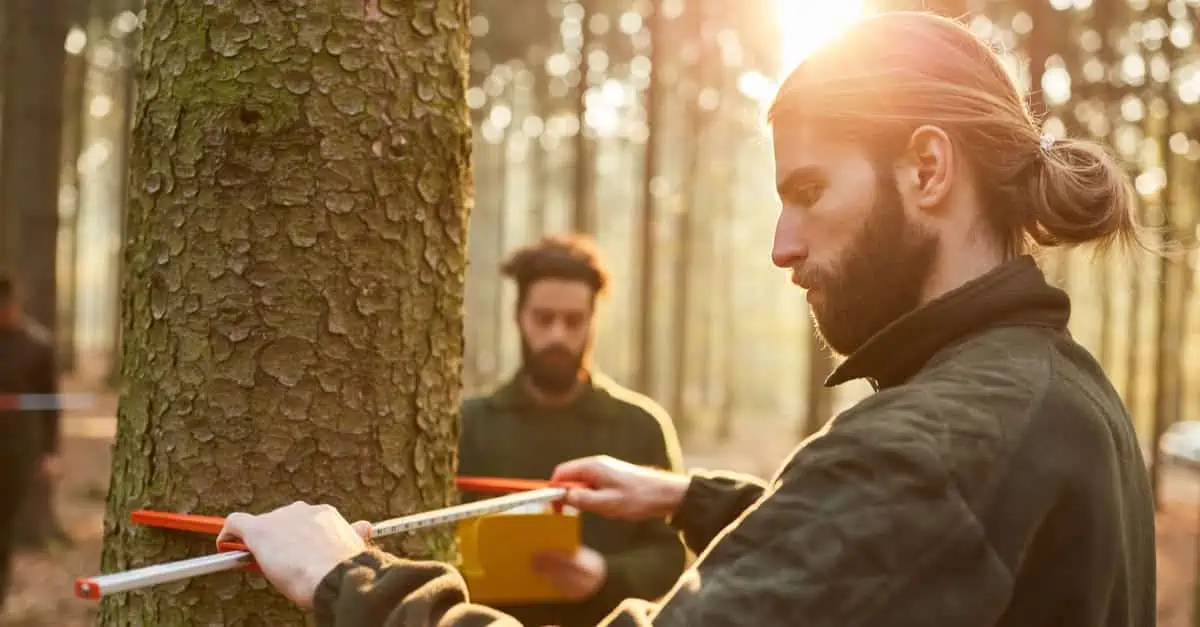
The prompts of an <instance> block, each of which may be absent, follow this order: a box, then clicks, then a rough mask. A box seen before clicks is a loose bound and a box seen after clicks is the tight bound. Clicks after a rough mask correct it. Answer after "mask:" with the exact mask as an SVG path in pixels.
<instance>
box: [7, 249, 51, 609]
mask: <svg viewBox="0 0 1200 627" xmlns="http://www.w3.org/2000/svg"><path fill="white" fill-rule="evenodd" d="M57 393H58V373H57V370H56V368H55V363H54V345H53V343H52V342H51V340H50V335H49V333H48V332H47V331H46V329H45V328H43V327H41V326H39V325H38V324H37V323H35V322H33V321H32V320H29V319H28V318H26V317H25V316H24V315H23V314H22V311H21V299H20V294H19V291H18V289H17V284H16V281H15V280H14V278H13V276H12V275H11V274H9V273H8V272H5V271H3V270H0V398H3V399H4V400H3V401H0V607H3V605H4V599H5V597H6V596H7V593H8V587H9V583H10V577H11V575H10V571H11V560H12V551H13V544H14V542H15V540H16V533H17V517H18V515H19V514H20V512H21V506H22V505H23V504H24V501H25V497H26V494H27V491H28V489H29V486H30V485H31V482H32V479H33V477H34V473H37V472H42V473H46V474H47V475H49V476H51V477H53V476H56V475H57V474H58V472H59V470H58V468H59V457H58V441H59V412H58V410H57V409H49V410H21V409H20V408H19V405H20V402H19V397H20V396H21V395H39V396H40V400H41V401H42V402H48V401H50V400H51V399H52V397H53V396H54V395H56V394H57Z"/></svg>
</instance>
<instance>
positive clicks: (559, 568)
mask: <svg viewBox="0 0 1200 627" xmlns="http://www.w3.org/2000/svg"><path fill="white" fill-rule="evenodd" d="M533 569H534V570H535V571H536V572H537V573H538V574H540V575H541V576H543V577H545V578H547V579H549V580H550V582H551V583H552V584H554V586H555V587H557V588H558V589H559V590H562V591H563V593H564V594H566V595H567V596H568V597H570V598H571V599H574V600H577V601H579V600H583V599H586V598H588V597H590V596H592V595H593V594H596V591H597V590H599V589H600V586H601V585H603V584H604V578H605V577H607V576H608V566H607V564H606V562H605V560H604V556H603V555H601V554H600V553H597V552H596V551H594V550H592V549H589V548H587V547H580V548H579V551H577V552H576V553H575V554H574V555H564V554H562V553H541V554H539V555H537V556H535V557H534V558H533Z"/></svg>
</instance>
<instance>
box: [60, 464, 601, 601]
mask: <svg viewBox="0 0 1200 627" xmlns="http://www.w3.org/2000/svg"><path fill="white" fill-rule="evenodd" d="M457 483H458V487H459V489H460V490H464V491H470V492H486V493H493V494H495V493H501V494H504V496H498V497H495V498H490V499H484V500H481V501H476V502H474V503H465V504H463V505H455V506H453V507H446V508H443V509H436V510H433V511H429V512H423V513H420V514H413V515H410V516H401V517H399V518H392V519H390V520H385V521H382V522H378V523H375V524H374V525H372V527H371V537H373V538H377V537H383V536H388V535H393V534H397V533H404V532H406V531H413V530H416V529H423V528H426V527H434V526H437V525H442V524H446V523H450V522H456V521H459V520H465V519H468V518H476V517H479V516H485V515H488V514H495V513H498V512H502V511H505V510H509V509H514V508H517V507H522V506H525V505H534V504H539V503H544V504H549V505H554V506H555V507H556V509H557V508H558V507H559V506H560V505H561V502H562V500H563V497H565V496H566V494H567V490H569V489H571V488H580V487H583V484H579V483H551V482H549V481H538V480H531V479H502V478H496V477H459V478H458V479H457ZM130 517H131V519H132V521H133V523H134V524H138V525H145V526H150V527H159V528H162V529H173V530H177V531H190V532H194V533H203V534H207V535H213V536H215V535H218V534H219V533H220V532H221V529H222V528H223V527H224V526H225V519H224V518H222V517H220V516H199V515H195V514H176V513H172V512H160V511H154V510H137V511H135V512H133V513H132V514H131V515H130ZM217 550H218V551H219V552H218V553H216V554H214V555H206V556H203V557H195V558H191V559H185V560H179V561H175V562H167V563H164V564H158V565H154V566H146V567H144V568H136V569H133V570H127V571H123V572H118V573H110V574H107V575H98V576H96V577H86V578H80V579H77V580H76V581H75V596H77V597H79V598H82V599H93V600H94V599H99V598H101V597H103V596H108V595H111V594H116V593H119V592H127V591H129V590H137V589H140V588H147V587H150V586H155V585H159V584H163V583H169V582H172V581H179V580H182V579H190V578H192V577H198V576H201V575H208V574H212V573H218V572H223V571H227V570H236V569H251V570H257V566H256V565H255V563H254V556H253V555H251V553H250V552H249V551H248V550H247V549H246V547H245V546H244V545H242V544H240V543H236V542H221V543H219V544H218V546H217Z"/></svg>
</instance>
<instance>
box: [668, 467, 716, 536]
mask: <svg viewBox="0 0 1200 627" xmlns="http://www.w3.org/2000/svg"><path fill="white" fill-rule="evenodd" d="M722 492H723V490H722V489H721V486H719V485H717V484H716V483H715V482H713V481H709V480H705V478H704V477H701V476H699V475H692V477H691V479H689V480H688V487H687V490H685V491H684V492H683V499H681V500H680V501H679V505H678V506H677V507H676V508H675V512H674V513H672V514H671V516H670V517H669V518H668V519H667V524H668V525H670V526H671V527H672V528H674V529H675V530H676V531H681V532H684V533H687V529H688V527H690V526H693V525H694V524H695V523H696V522H697V521H702V520H703V519H704V518H705V517H706V513H707V512H706V510H707V507H708V505H709V504H711V503H712V501H713V499H714V498H719V497H720V495H721V493H722Z"/></svg>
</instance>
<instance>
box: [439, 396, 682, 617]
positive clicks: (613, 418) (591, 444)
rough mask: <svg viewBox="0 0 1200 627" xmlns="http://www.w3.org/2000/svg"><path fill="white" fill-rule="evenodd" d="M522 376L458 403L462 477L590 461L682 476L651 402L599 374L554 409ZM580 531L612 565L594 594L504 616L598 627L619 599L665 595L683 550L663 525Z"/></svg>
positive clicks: (596, 525)
mask: <svg viewBox="0 0 1200 627" xmlns="http://www.w3.org/2000/svg"><path fill="white" fill-rule="evenodd" d="M520 378H521V376H520V374H518V375H517V376H515V377H514V378H513V379H512V380H510V381H509V382H507V383H506V384H504V385H503V386H501V387H500V388H499V389H498V390H496V391H495V392H494V393H492V394H490V395H486V396H478V397H474V398H469V399H467V400H466V401H465V402H464V403H463V409H462V435H461V440H460V446H459V470H458V472H459V474H460V475H464V476H484V477H510V478H519V479H549V478H550V475H551V474H552V473H553V472H554V468H555V466H557V465H558V464H560V463H562V462H565V461H569V460H572V459H577V458H580V457H586V456H589V455H611V456H613V457H616V458H618V459H622V460H625V461H627V462H630V463H634V464H638V465H643V466H654V467H658V468H665V469H668V470H673V471H676V472H682V471H683V463H682V455H681V453H680V446H679V440H678V437H677V436H676V434H675V428H674V426H673V425H672V423H671V419H670V417H669V416H667V414H666V412H665V411H663V409H662V408H661V407H659V406H658V405H657V404H655V403H654V402H653V401H651V400H650V399H648V398H646V397H644V396H642V395H639V394H637V393H634V392H632V391H630V390H628V389H626V388H623V387H621V386H620V385H618V384H616V383H615V382H613V381H612V380H611V379H609V378H607V377H605V376H603V375H599V374H596V375H593V376H592V378H591V380H590V381H589V382H588V384H587V388H586V389H585V390H584V391H583V392H582V393H581V394H580V395H579V397H578V398H576V399H575V400H574V401H573V402H572V403H571V404H570V405H567V406H565V407H562V408H554V409H550V408H545V407H542V406H540V405H538V404H537V403H536V402H535V401H534V399H533V398H531V397H530V396H529V394H527V393H526V392H525V388H524V386H523V385H522V384H521V382H520ZM464 496H465V497H466V498H467V499H470V498H471V497H472V496H473V495H464ZM582 524H583V530H582V531H583V543H584V545H585V546H588V547H590V548H592V549H594V550H596V551H599V552H600V553H602V554H603V555H604V556H605V558H606V560H607V563H608V576H607V578H606V580H605V582H604V585H603V586H602V587H601V588H600V590H599V591H598V592H597V593H596V595H595V596H593V597H592V598H590V599H588V600H586V601H583V602H580V603H571V604H543V605H532V606H520V607H512V606H507V607H503V608H500V609H503V610H504V611H505V612H508V613H510V614H512V615H514V616H517V617H519V618H520V619H521V620H522V622H524V623H526V624H530V625H542V624H554V625H561V626H562V627H574V626H576V625H595V624H596V623H597V622H598V621H600V620H601V619H602V618H604V616H605V615H607V614H608V613H609V612H610V611H611V610H612V609H613V608H614V607H616V605H617V604H618V603H620V602H621V600H623V599H625V598H630V597H635V598H642V599H655V598H657V597H659V596H661V595H663V594H664V593H666V592H667V591H668V590H669V589H670V588H671V585H672V584H673V583H675V580H676V579H677V578H678V577H679V575H680V573H682V572H683V567H684V560H685V549H684V546H683V542H682V541H681V539H680V538H679V534H678V533H677V532H676V531H674V530H672V529H671V528H670V527H669V526H668V525H667V524H666V523H665V522H663V521H649V522H642V523H630V522H624V521H619V520H606V519H603V518H600V517H597V516H594V515H592V514H583V516H582Z"/></svg>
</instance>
